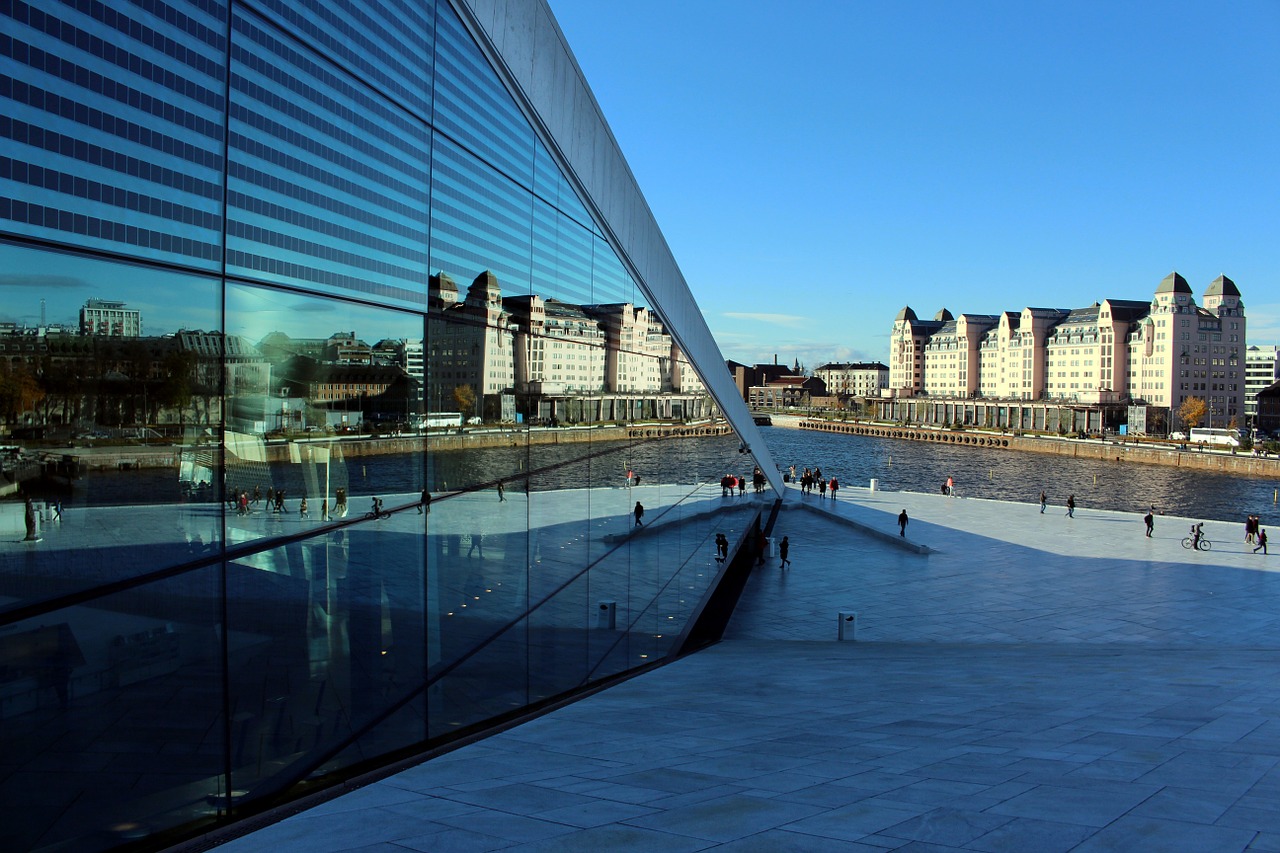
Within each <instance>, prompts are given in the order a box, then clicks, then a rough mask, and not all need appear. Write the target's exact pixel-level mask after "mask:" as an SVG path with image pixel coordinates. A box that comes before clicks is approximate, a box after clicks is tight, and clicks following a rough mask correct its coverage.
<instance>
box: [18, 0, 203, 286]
mask: <svg viewBox="0 0 1280 853" xmlns="http://www.w3.org/2000/svg"><path fill="white" fill-rule="evenodd" d="M201 5H202V7H203V8H195V7H188V8H186V10H185V12H186V14H184V15H182V16H170V17H168V19H167V20H166V16H165V15H164V14H163V12H160V13H157V14H155V15H152V14H150V13H148V12H146V11H143V10H142V9H139V8H137V7H133V6H129V7H121V8H118V9H112V10H111V12H110V14H109V15H103V14H102V13H101V11H99V12H98V14H97V15H95V14H94V12H95V9H94V7H93V5H91V4H84V5H82V6H81V7H80V8H78V9H76V8H71V7H69V6H66V5H61V4H59V5H58V6H56V7H46V5H45V4H25V3H23V4H8V3H6V4H5V12H4V14H5V23H4V33H5V37H6V39H5V44H6V50H5V52H6V56H5V75H6V78H7V79H6V84H5V86H4V108H3V109H2V110H0V115H3V116H4V121H3V122H0V134H3V136H4V137H7V138H6V139H5V144H4V150H5V155H6V156H5V157H4V158H0V160H2V161H3V163H4V164H5V167H4V169H3V171H0V225H2V227H3V228H4V229H5V230H6V231H8V232H9V233H12V234H23V235H28V236H33V237H38V238H41V239H46V240H53V241H56V242H62V243H68V244H74V245H78V246H85V247H91V248H94V249H103V250H107V251H113V252H119V253H121V254H123V255H125V256H127V257H134V258H148V259H153V260H161V261H166V262H169V263H182V264H188V265H194V266H199V267H202V268H204V269H207V270H210V271H213V270H216V269H217V268H218V265H219V263H220V262H221V248H222V247H221V236H222V212H221V211H222V150H223V124H222V108H223V91H224V88H225V87H224V83H223V81H224V80H225V76H224V75H225V73H226V72H225V68H224V67H223V57H224V55H225V50H226V43H225V36H224V35H223V33H224V32H225V28H224V27H223V26H222V24H221V23H220V21H219V19H220V18H221V16H222V15H223V14H225V9H224V8H223V7H222V6H221V4H219V3H217V2H210V3H205V4H201ZM10 15H12V16H13V17H10ZM104 19H105V20H104ZM10 38H12V39H13V41H12V42H10V41H9V39H10ZM10 75H12V79H11V80H10V79H8V78H9V77H10ZM9 158H12V160H10V159H9Z"/></svg>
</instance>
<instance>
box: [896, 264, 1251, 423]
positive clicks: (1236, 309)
mask: <svg viewBox="0 0 1280 853" xmlns="http://www.w3.org/2000/svg"><path fill="white" fill-rule="evenodd" d="M889 393H890V395H891V396H893V397H895V398H899V399H902V398H915V397H921V398H930V399H936V400H940V401H943V400H975V399H983V400H1009V401H1028V402H1029V401H1043V402H1044V403H1046V404H1051V405H1055V406H1057V405H1060V404H1080V405H1084V406H1095V407H1096V406H1107V405H1121V404H1126V405H1128V404H1133V405H1140V406H1143V407H1151V408H1155V409H1160V410H1162V411H1163V412H1165V413H1167V418H1168V420H1166V419H1165V418H1161V419H1160V421H1161V422H1162V423H1169V424H1174V425H1177V419H1178V411H1179V409H1180V407H1181V406H1182V404H1183V402H1184V401H1185V400H1187V399H1188V398H1190V397H1198V398H1200V399H1202V400H1204V401H1205V404H1206V415H1207V416H1208V418H1209V421H1210V423H1216V424H1218V425H1221V426H1226V425H1227V424H1228V423H1230V422H1231V421H1232V420H1236V421H1237V422H1241V425H1243V423H1242V418H1243V416H1244V414H1245V313H1244V304H1243V303H1242V302H1241V301H1240V291H1239V289H1238V288H1237V287H1236V285H1235V283H1234V282H1233V281H1231V279H1229V278H1227V277H1226V276H1218V278H1216V279H1214V280H1213V282H1211V283H1210V284H1209V286H1208V287H1207V288H1206V289H1205V292H1204V296H1203V305H1197V304H1196V302H1195V298H1194V297H1193V295H1192V292H1191V287H1190V285H1188V284H1187V282H1186V279H1184V278H1183V277H1182V276H1180V275H1178V274H1177V273H1176V272H1175V273H1170V274H1169V275H1168V276H1166V277H1165V278H1164V280H1163V281H1161V282H1160V284H1159V285H1158V286H1157V287H1156V290H1155V293H1154V295H1153V297H1152V299H1151V300H1150V301H1136V300H1123V299H1106V300H1103V301H1102V302H1095V303H1094V304H1093V305H1090V306H1087V307H1085V308H1077V309H1070V310H1069V309H1062V308H1024V309H1023V310H1022V311H1021V312H1014V311H1007V312H1004V313H1002V314H999V315H986V314H982V315H977V314H960V315H958V316H955V315H952V314H951V312H950V311H947V310H946V309H943V310H941V311H939V312H938V314H937V315H935V316H934V318H933V319H932V320H928V321H921V320H919V319H918V318H917V317H916V314H915V312H914V311H912V310H911V308H910V307H906V308H903V309H902V310H901V311H900V312H898V315H897V317H896V318H894V324H893V331H892V334H891V337H890V357H889ZM881 408H882V410H883V411H884V412H886V413H888V412H891V411H892V413H893V414H892V415H891V416H895V417H901V413H903V412H906V411H908V408H909V407H902V406H897V405H895V404H888V405H886V406H882V407H881ZM916 410H917V409H911V411H916ZM969 410H972V407H970V408H969ZM930 411H933V410H932V409H930ZM938 411H943V410H938ZM945 411H946V412H947V415H946V417H948V418H950V417H951V411H952V410H951V409H946V410H945ZM961 411H962V417H968V416H967V415H964V414H963V412H964V411H968V410H963V409H962V410H961ZM1028 411H1030V408H1028ZM913 419H914V418H913ZM1000 425H1006V424H1000ZM1007 425H1010V426H1018V425H1019V424H1007Z"/></svg>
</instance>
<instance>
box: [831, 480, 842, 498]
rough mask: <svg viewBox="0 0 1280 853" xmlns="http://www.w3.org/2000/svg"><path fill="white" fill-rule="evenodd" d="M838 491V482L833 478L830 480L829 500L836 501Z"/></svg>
mask: <svg viewBox="0 0 1280 853" xmlns="http://www.w3.org/2000/svg"><path fill="white" fill-rule="evenodd" d="M839 490H840V481H839V480H837V479H836V478H835V477H832V478H831V500H833V501H834V500H835V499H836V492H837V491H839Z"/></svg>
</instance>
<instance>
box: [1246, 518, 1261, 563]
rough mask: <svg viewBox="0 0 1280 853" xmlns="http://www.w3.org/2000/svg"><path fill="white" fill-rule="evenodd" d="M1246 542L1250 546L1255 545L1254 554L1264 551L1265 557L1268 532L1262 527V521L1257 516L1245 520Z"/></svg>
mask: <svg viewBox="0 0 1280 853" xmlns="http://www.w3.org/2000/svg"><path fill="white" fill-rule="evenodd" d="M1244 541H1245V542H1247V543H1248V544H1250V545H1254V546H1255V547H1254V549H1253V553H1255V554H1256V553H1258V551H1259V550H1261V551H1262V555H1263V556H1264V557H1265V556H1266V554H1267V531H1266V530H1264V529H1263V527H1262V519H1261V518H1259V517H1258V516H1256V515H1251V516H1249V517H1248V518H1246V519H1245V520H1244Z"/></svg>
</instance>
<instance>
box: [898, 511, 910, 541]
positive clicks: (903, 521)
mask: <svg viewBox="0 0 1280 853" xmlns="http://www.w3.org/2000/svg"><path fill="white" fill-rule="evenodd" d="M908 520H909V519H908V518H907V511H906V510H905V509H904V510H903V511H902V512H900V513H898V535H899V536H906V535H907V521H908Z"/></svg>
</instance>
